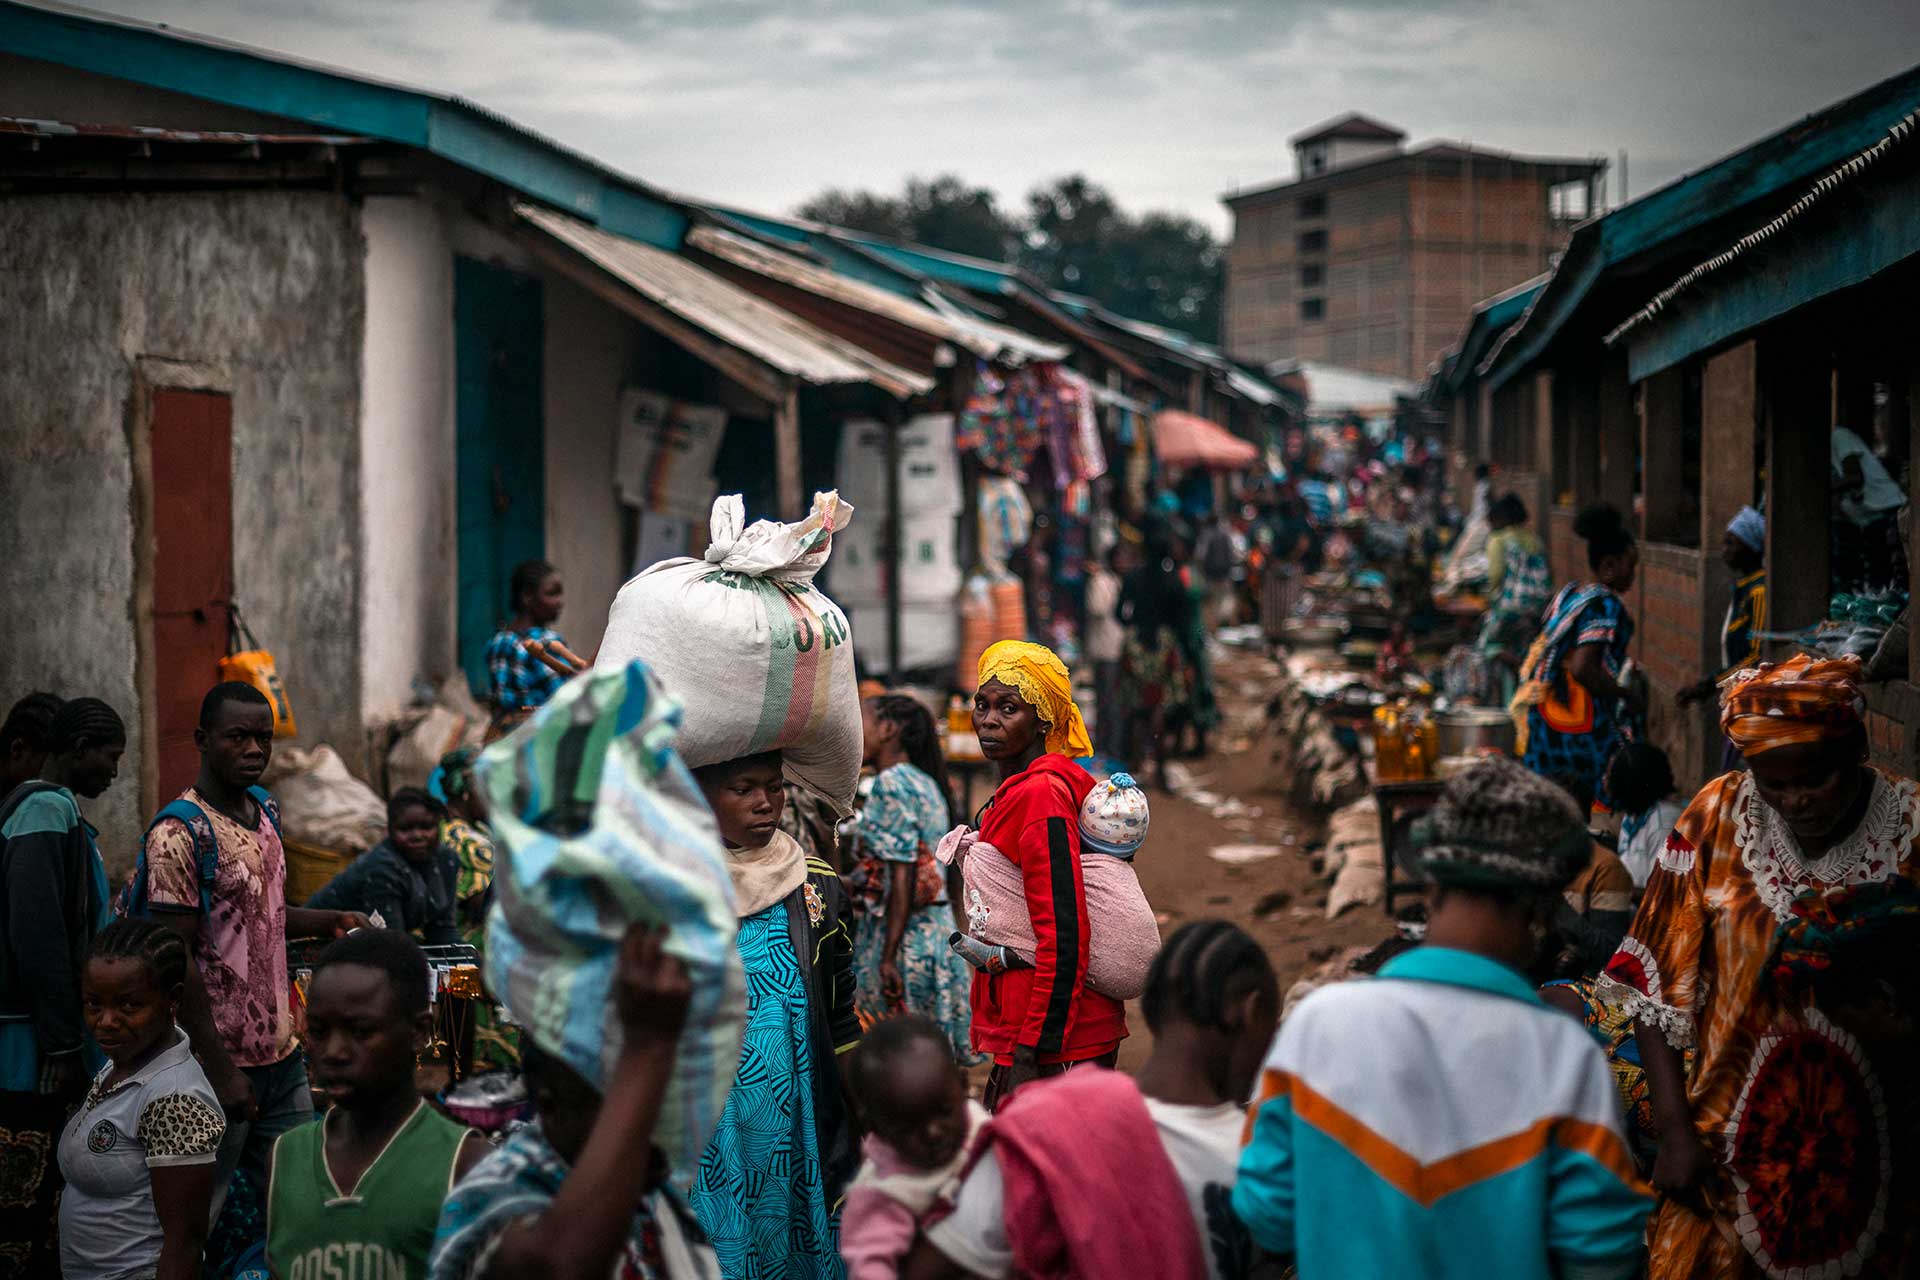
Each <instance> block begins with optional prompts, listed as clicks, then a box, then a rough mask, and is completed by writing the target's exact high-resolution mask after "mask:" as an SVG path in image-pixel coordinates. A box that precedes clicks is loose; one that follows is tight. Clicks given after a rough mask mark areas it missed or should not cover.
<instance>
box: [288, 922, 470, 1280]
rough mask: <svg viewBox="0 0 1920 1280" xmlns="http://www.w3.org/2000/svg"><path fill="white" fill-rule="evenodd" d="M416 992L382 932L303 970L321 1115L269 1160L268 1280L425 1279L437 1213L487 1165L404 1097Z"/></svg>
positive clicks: (392, 938)
mask: <svg viewBox="0 0 1920 1280" xmlns="http://www.w3.org/2000/svg"><path fill="white" fill-rule="evenodd" d="M427 981H428V970H427V958H426V955H425V953H424V952H422V951H421V950H420V947H419V944H418V943H416V942H414V940H413V939H412V938H410V937H408V936H407V935H406V934H404V933H401V932H399V931H397V930H393V929H361V930H356V931H355V932H353V933H350V934H348V935H347V936H346V937H344V938H342V939H340V940H339V941H337V942H335V943H333V944H332V945H330V946H329V947H327V949H326V950H325V951H323V952H321V953H320V958H319V959H318V961H316V962H315V964H314V969H313V981H312V983H311V984H310V985H309V987H308V989H307V1036H306V1043H307V1050H308V1053H309V1054H310V1055H311V1057H312V1060H313V1078H314V1084H315V1087H316V1088H317V1089H318V1090H319V1091H320V1093H321V1094H322V1095H323V1096H324V1098H325V1099H326V1102H327V1110H326V1113H325V1114H324V1115H323V1116H322V1117H321V1118H320V1119H319V1120H317V1121H314V1122H313V1123H311V1124H308V1125H303V1126H302V1127H300V1128H298V1129H294V1130H292V1131H290V1132H288V1133H287V1134H285V1135H284V1136H282V1137H281V1139H280V1141H279V1142H278V1144H276V1145H275V1147H274V1151H273V1180H272V1183H271V1184H270V1186H269V1188H268V1193H267V1204H268V1212H267V1256H268V1258H269V1260H270V1261H271V1262H272V1264H273V1269H274V1273H275V1274H276V1275H277V1276H279V1277H280V1280H332V1278H333V1277H336V1276H338V1277H362V1276H364V1277H369V1278H372V1277H379V1278H380V1280H387V1277H406V1280H417V1278H418V1277H423V1276H425V1275H426V1274H427V1254H428V1251H429V1250H430V1249H431V1248H432V1246H433V1232H434V1227H435V1226H436V1224H438V1222H439V1221H440V1204H441V1201H443V1200H444V1199H445V1198H446V1195H447V1192H448V1191H449V1190H450V1189H451V1188H452V1186H453V1184H454V1183H455V1182H457V1181H459V1180H460V1178H461V1177H462V1176H464V1175H465V1174H466V1172H467V1170H468V1169H470V1168H472V1167H473V1166H474V1165H475V1164H478V1163H479V1162H480V1160H481V1158H482V1157H484V1156H485V1155H486V1154H487V1150H488V1147H487V1143H486V1141H485V1139H483V1138H481V1136H480V1135H479V1134H477V1133H475V1132H473V1131H472V1130H470V1129H465V1128H462V1127H461V1126H460V1125H457V1124H455V1123H454V1122H453V1121H451V1120H449V1119H447V1118H446V1117H445V1116H443V1115H441V1114H440V1113H439V1112H437V1111H435V1110H434V1109H433V1108H432V1107H429V1106H428V1105H427V1104H426V1102H425V1100H424V1099H422V1098H421V1096H420V1090H419V1089H418V1087H417V1086H416V1085H415V1082H414V1064H415V1062H416V1060H417V1058H418V1055H419V1053H420V1052H421V1050H422V1049H424V1048H425V1047H426V1043H427V1038H428V1035H429V1033H430V1031H431V1029H432V1013H431V1012H430V1010H429V1007H428V1000H427V994H428V993H427Z"/></svg>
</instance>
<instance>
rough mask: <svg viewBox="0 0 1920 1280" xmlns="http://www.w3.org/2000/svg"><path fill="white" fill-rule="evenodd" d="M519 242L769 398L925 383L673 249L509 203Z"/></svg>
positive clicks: (928, 382) (915, 390) (923, 387)
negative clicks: (803, 388)
mask: <svg viewBox="0 0 1920 1280" xmlns="http://www.w3.org/2000/svg"><path fill="white" fill-rule="evenodd" d="M514 214H515V216H517V217H518V218H519V219H520V221H521V223H522V224H523V225H524V226H525V227H526V229H527V233H526V237H525V238H526V240H527V243H528V245H529V247H530V248H531V249H532V250H533V251H534V252H535V254H537V255H538V256H539V257H540V259H541V260H542V261H543V262H545V263H546V264H547V265H549V266H551V267H552V268H553V269H554V270H556V271H558V272H560V273H562V274H563V275H566V276H567V277H568V278H570V279H572V280H574V281H576V282H577V283H579V284H580V285H582V286H583V287H584V288H587V289H589V290H591V291H592V292H594V293H596V294H598V295H599V296H600V297H602V298H604V299H606V300H607V301H608V302H609V303H611V304H612V305H614V306H616V307H619V308H620V309H621V310H623V311H626V312H627V313H628V314H630V315H633V316H635V317H636V318H638V319H639V320H640V321H641V322H642V323H643V324H646V325H647V326H648V327H650V328H653V329H655V330H657V331H659V332H660V333H661V334H662V335H663V336H665V337H666V338H667V339H668V340H669V341H671V342H673V343H675V344H677V345H679V346H681V347H684V348H685V349H687V350H688V351H690V352H692V353H693V354H694V355H696V356H698V357H699V358H701V359H702V360H705V361H706V362H707V363H709V364H711V365H713V366H714V367H715V368H717V369H719V370H720V371H721V372H723V373H725V374H726V375H727V376H729V377H731V378H733V379H734V380H735V381H736V382H739V383H740V384H741V385H742V386H744V387H746V388H747V389H748V390H749V391H752V392H754V393H755V394H757V395H760V396H761V397H762V398H764V399H767V400H769V401H777V400H779V399H780V398H781V397H782V396H783V395H784V394H785V389H786V386H787V385H788V384H790V383H791V382H794V381H799V382H806V383H813V384H815V385H819V386H828V385H833V384H844V383H862V384H866V385H869V386H874V387H878V388H879V389H880V390H882V391H885V392H887V393H888V394H890V395H893V396H896V397H899V398H901V399H905V398H906V397H908V396H912V395H922V394H925V393H926V392H928V391H931V390H932V389H933V386H934V383H933V379H932V378H929V377H926V376H925V375H922V374H919V373H915V372H913V371H911V370H908V369H902V368H900V367H899V366H898V365H895V364H890V363H888V362H887V361H885V360H882V359H880V358H879V357H878V356H875V355H874V354H873V353H871V352H869V351H866V350H864V349H862V348H860V347H858V346H856V345H854V344H853V343H851V342H848V341H847V340H846V339H844V338H840V337H836V336H835V335H833V334H830V333H827V332H826V331H824V330H822V329H820V328H818V327H816V326H815V325H812V324H810V323H808V322H807V321H805V320H802V319H801V318H800V317H798V316H796V315H793V314H792V313H791V312H788V311H784V310H782V309H781V308H779V307H777V306H775V305H773V304H772V303H770V302H767V301H764V300H763V299H761V298H758V297H756V296H755V295H753V294H751V293H749V292H747V291H746V290H745V289H742V288H741V287H740V286H738V285H736V284H733V283H731V282H729V281H726V280H722V279H721V278H720V277H719V276H717V275H715V274H713V273H712V272H711V271H708V270H707V269H706V268H704V267H701V266H700V265H698V264H697V263H694V262H689V261H688V260H687V259H685V258H683V257H681V256H679V255H678V254H674V253H668V252H667V251H666V250H664V249H657V248H655V247H654V246H652V245H648V244H641V243H640V242H639V241H637V240H629V239H627V238H626V237H624V236H617V235H612V234H609V233H608V232H605V231H602V230H600V229H599V228H598V227H594V226H589V225H588V224H587V223H584V222H581V221H580V220H579V219H577V218H570V217H568V216H567V215H565V214H563V213H555V212H553V211H552V210H550V209H543V208H540V207H538V206H537V205H530V204H516V205H515V206H514Z"/></svg>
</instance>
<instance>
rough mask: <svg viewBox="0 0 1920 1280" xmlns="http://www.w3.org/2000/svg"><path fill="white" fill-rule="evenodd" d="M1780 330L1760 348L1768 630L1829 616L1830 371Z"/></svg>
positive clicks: (1798, 339)
mask: <svg viewBox="0 0 1920 1280" xmlns="http://www.w3.org/2000/svg"><path fill="white" fill-rule="evenodd" d="M1807 345H1808V344H1807V342H1806V336H1805V335H1803V334H1796V333H1793V332H1790V331H1789V332H1785V333H1782V334H1780V335H1779V336H1778V337H1776V338H1770V339H1769V340H1768V341H1766V342H1764V343H1763V344H1762V345H1761V348H1760V379H1761V386H1762V388H1763V393H1764V395H1765V409H1764V413H1765V418H1766V439H1767V508H1766V510H1767V600H1768V613H1769V615H1770V617H1771V622H1770V624H1769V626H1768V630H1770V631H1794V630H1798V629H1799V628H1801V627H1808V626H1812V625H1813V624H1814V623H1816V622H1818V621H1820V620H1821V619H1822V618H1824V617H1826V616H1827V601H1828V598H1829V595H1830V593H1831V592H1832V589H1833V587H1832V578H1833V566H1832V564H1831V563H1830V559H1829V554H1828V547H1829V544H1828V538H1829V536H1830V532H1829V528H1828V522H1829V521H1830V519H1831V515H1832V495H1831V492H1830V489H1831V485H1830V483H1829V480H1828V477H1829V475H1830V473H1831V470H1832V463H1831V454H1832V434H1833V429H1832V427H1831V425H1830V423H1829V414H1830V412H1831V410H1832V404H1833V380H1832V370H1831V366H1830V365H1829V364H1828V362H1827V361H1826V360H1825V359H1824V358H1823V357H1821V356H1819V355H1816V354H1815V353H1813V352H1810V351H1808V350H1807Z"/></svg>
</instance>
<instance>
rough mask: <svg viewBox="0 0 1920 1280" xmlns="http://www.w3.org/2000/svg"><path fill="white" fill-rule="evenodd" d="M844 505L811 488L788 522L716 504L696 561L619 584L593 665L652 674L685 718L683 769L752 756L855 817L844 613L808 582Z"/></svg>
mask: <svg viewBox="0 0 1920 1280" xmlns="http://www.w3.org/2000/svg"><path fill="white" fill-rule="evenodd" d="M852 516H853V508H852V507H851V506H849V505H847V504H846V503H844V502H842V501H840V496H839V494H837V493H817V494H815V495H814V498H813V511H812V513H811V514H810V515H808V517H807V518H806V519H805V520H802V521H799V522H798V523H796V524H780V523H778V522H777V521H773V520H756V521H755V522H754V523H753V524H752V525H747V524H746V523H745V521H746V512H745V507H744V506H743V505H742V503H741V500H740V497H739V495H738V494H733V495H729V496H726V497H722V498H720V499H718V500H717V501H715V503H714V504H713V520H712V534H713V541H712V543H711V544H710V545H709V546H708V548H707V552H706V556H705V558H704V559H701V560H695V559H692V558H690V557H686V556H682V557H679V558H677V559H673V560H665V561H662V562H661V563H659V564H656V565H654V566H652V567H651V568H649V569H647V570H645V571H644V572H642V573H641V574H639V575H638V576H637V577H635V578H633V579H632V580H630V581H629V582H628V583H627V584H626V585H625V586H624V587H622V588H620V594H619V595H617V596H615V597H614V601H613V607H612V609H611V610H609V611H608V614H607V630H606V636H605V638H604V639H603V640H602V641H601V645H600V656H599V668H600V669H603V670H604V669H618V668H620V667H623V666H625V665H626V664H627V663H628V662H631V661H633V660H634V659H636V658H637V659H639V660H640V661H642V662H645V663H646V664H647V665H648V666H649V667H651V668H652V669H653V671H654V673H655V674H656V675H657V676H658V677H659V678H660V682H661V683H662V684H663V685H665V686H666V688H667V691H668V692H669V693H671V694H672V695H673V696H674V697H675V698H676V699H677V700H678V701H679V702H680V704H681V705H682V707H683V708H684V710H685V718H684V728H683V729H682V730H681V734H680V741H679V751H680V756H681V758H682V759H684V760H685V761H686V762H687V764H688V765H689V766H690V767H693V768H699V767H700V766H702V765H709V764H718V763H720V762H721V761H723V760H734V759H738V758H739V757H741V756H748V755H754V754H757V753H759V752H762V751H772V750H779V751H781V752H782V753H783V754H784V759H785V766H786V774H787V777H788V778H789V779H790V780H792V781H793V782H795V783H798V784H799V785H800V786H803V787H805V788H807V789H808V790H809V791H812V792H813V793H814V794H815V795H818V796H820V797H821V798H822V799H824V800H826V801H827V802H828V803H830V804H832V805H833V806H834V808H835V810H836V811H837V812H838V813H839V814H840V816H842V817H845V816H846V815H847V814H849V813H851V812H852V811H853V790H854V786H855V784H856V783H857V782H858V781H859V777H860V756H861V748H862V743H861V738H860V697H859V693H858V691H857V688H856V684H855V678H854V664H853V646H852V644H851V643H850V642H849V631H848V628H847V618H846V615H845V614H844V613H843V612H841V610H840V606H838V605H836V604H835V603H834V602H833V601H832V600H829V599H828V598H827V597H826V595H825V594H824V593H823V592H821V591H820V589H819V588H817V587H815V586H814V585H813V578H814V575H815V574H817V573H818V572H819V571H820V569H821V567H822V566H824V565H825V564H826V562H827V554H828V552H829V551H830V550H831V549H832V545H833V535H834V534H835V533H836V532H837V531H839V530H841V529H844V528H846V526H847V522H848V521H849V520H850V519H851V518H852Z"/></svg>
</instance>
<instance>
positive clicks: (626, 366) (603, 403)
mask: <svg viewBox="0 0 1920 1280" xmlns="http://www.w3.org/2000/svg"><path fill="white" fill-rule="evenodd" d="M542 292H543V296H544V297H545V299H546V343H547V361H546V385H545V397H546V423H547V453H546V468H547V559H549V560H551V561H552V562H553V563H554V564H555V565H557V566H559V568H560V571H561V573H562V574H563V575H565V580H566V584H567V612H566V616H565V617H564V618H562V619H561V622H560V629H561V631H562V633H564V634H565V635H566V637H567V642H568V643H569V644H571V645H572V646H573V647H574V650H575V651H576V652H578V653H581V654H583V655H586V656H592V654H593V652H594V651H595V650H596V649H598V648H599V647H600V636H601V633H602V632H603V631H604V630H605V629H606V625H607V608H608V606H609V605H611V604H612V603H613V597H614V594H615V593H616V592H617V591H619V589H620V584H621V583H623V582H625V581H626V580H627V571H628V568H629V566H628V565H627V564H625V563H624V561H623V555H624V546H625V538H624V531H625V528H626V513H625V508H624V507H622V506H621V504H620V501H619V497H618V495H617V494H616V493H615V491H614V484H613V463H614V425H615V412H616V409H617V407H618V404H619V397H620V390H621V388H622V387H624V386H627V385H629V384H630V383H632V382H633V380H634V378H635V376H636V375H640V379H641V381H643V382H644V381H646V378H645V376H644V375H645V370H644V369H639V368H637V367H636V365H637V364H638V362H639V356H640V352H641V351H642V350H643V348H645V347H646V346H647V345H648V344H647V335H646V332H645V330H643V329H642V328H641V327H640V325H639V324H638V322H636V321H634V320H632V319H631V318H629V317H628V316H626V315H625V314H623V313H621V312H619V311H616V310H615V309H614V308H613V307H611V306H609V305H607V304H606V303H605V302H602V301H601V300H600V299H599V298H597V297H595V296H594V295H593V294H591V293H588V292H587V291H586V290H585V289H582V288H580V287H579V286H578V285H575V284H573V283H571V282H569V281H567V280H564V279H561V278H559V277H557V276H553V275H547V276H546V279H545V287H544V289H543V291H542ZM769 465H771V464H769Z"/></svg>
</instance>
